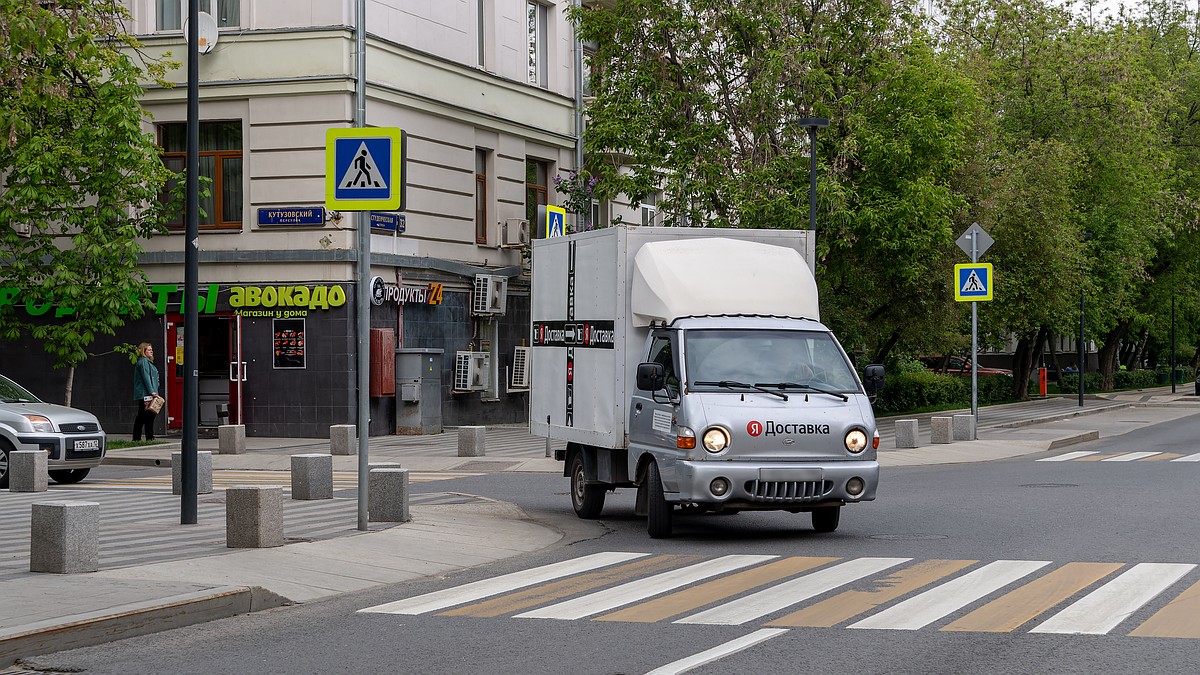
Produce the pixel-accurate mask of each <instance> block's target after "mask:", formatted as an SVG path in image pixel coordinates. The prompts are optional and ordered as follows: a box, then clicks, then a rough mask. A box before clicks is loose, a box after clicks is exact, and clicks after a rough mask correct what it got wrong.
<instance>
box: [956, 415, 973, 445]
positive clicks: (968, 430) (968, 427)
mask: <svg viewBox="0 0 1200 675" xmlns="http://www.w3.org/2000/svg"><path fill="white" fill-rule="evenodd" d="M954 440H956V441H973V440H975V416H974V415H955V416H954Z"/></svg>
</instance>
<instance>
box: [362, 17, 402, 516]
mask: <svg viewBox="0 0 1200 675" xmlns="http://www.w3.org/2000/svg"><path fill="white" fill-rule="evenodd" d="M366 5H367V2H366V0H355V2H354V126H355V127H365V126H366V125H367V32H366V27H367V9H366ZM393 180H396V178H395V177H393ZM370 222H371V216H370V214H369V213H364V212H362V211H359V212H357V213H355V214H354V226H355V227H356V228H357V235H358V238H357V243H358V284H357V285H358V290H357V291H356V292H355V294H354V300H355V303H354V304H355V314H356V315H357V318H358V321H357V324H358V329H357V330H358V378H357V379H358V406H357V407H358V423H357V431H358V529H359V530H363V531H365V530H366V529H367V526H368V522H369V514H368V513H367V504H368V501H367V496H368V495H367V486H368V483H369V479H370V470H371V463H370V459H369V457H368V451H369V447H370V440H371V432H370V424H371V417H370V410H369V407H370V404H371V396H370V394H371V392H370V386H371V380H370V370H369V369H370V367H371V299H370V286H371V228H370Z"/></svg>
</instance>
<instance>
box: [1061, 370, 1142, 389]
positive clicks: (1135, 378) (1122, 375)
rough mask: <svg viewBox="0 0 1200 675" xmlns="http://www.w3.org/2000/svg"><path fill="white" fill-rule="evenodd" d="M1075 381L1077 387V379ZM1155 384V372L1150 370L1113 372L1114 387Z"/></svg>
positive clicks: (1137, 386)
mask: <svg viewBox="0 0 1200 675" xmlns="http://www.w3.org/2000/svg"><path fill="white" fill-rule="evenodd" d="M1075 382H1076V384H1075V386H1076V387H1078V386H1079V384H1078V382H1079V380H1075ZM1085 384H1086V383H1085ZM1157 384H1158V381H1157V380H1156V377H1155V373H1154V371H1151V370H1118V371H1117V372H1115V373H1113V388H1114V389H1145V388H1147V387H1153V386H1155V385H1157Z"/></svg>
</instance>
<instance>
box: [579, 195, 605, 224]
mask: <svg viewBox="0 0 1200 675" xmlns="http://www.w3.org/2000/svg"><path fill="white" fill-rule="evenodd" d="M600 214H601V210H600V200H599V199H593V200H592V208H591V211H590V212H589V213H588V222H586V223H584V226H583V229H585V230H594V229H596V228H597V227H600V223H601V222H603V221H602V220H601V219H600Z"/></svg>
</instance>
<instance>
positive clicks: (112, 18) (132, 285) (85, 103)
mask: <svg viewBox="0 0 1200 675" xmlns="http://www.w3.org/2000/svg"><path fill="white" fill-rule="evenodd" d="M125 18H126V11H125V10H124V8H123V7H122V6H121V4H120V3H119V2H117V1H115V0H58V1H57V2H43V1H41V0H0V36H3V38H2V39H0V177H2V184H0V261H2V264H0V288H3V289H9V290H0V299H4V300H6V301H7V302H0V338H5V339H10V340H11V339H16V338H17V337H19V336H21V335H22V334H29V335H32V336H34V337H35V338H37V339H39V340H41V341H42V342H43V344H44V345H45V349H46V351H47V352H49V353H50V354H51V355H53V357H54V358H55V361H56V364H57V365H58V366H74V365H76V364H78V363H80V362H81V361H83V360H84V359H85V358H86V357H87V347H88V345H90V344H91V343H92V341H93V340H94V339H95V337H96V335H98V334H113V333H114V331H115V329H116V328H117V327H119V326H121V325H122V324H123V323H124V321H125V320H126V318H128V317H131V316H138V315H140V314H141V312H142V309H143V306H144V305H145V303H146V302H147V301H148V291H147V289H146V285H145V278H144V275H143V274H142V272H141V271H140V270H139V269H138V254H139V253H140V252H141V251H142V248H141V245H140V243H139V239H140V238H144V237H148V236H150V235H152V234H154V233H155V232H157V231H159V229H160V227H161V226H160V220H161V217H162V210H163V205H162V204H161V203H160V202H159V201H158V196H159V190H160V189H161V188H162V187H163V186H164V185H165V184H166V182H167V180H168V178H169V177H170V176H171V175H172V174H171V173H170V172H169V171H168V170H167V169H166V168H164V167H163V165H162V162H161V160H160V159H159V156H158V148H157V146H156V143H155V139H154V138H153V137H152V136H151V135H150V134H148V133H146V132H145V131H144V130H143V127H142V123H143V120H144V114H143V112H142V109H141V107H140V106H139V104H138V97H139V96H140V95H141V94H142V93H143V87H142V85H141V82H142V81H143V80H144V79H145V78H158V79H159V80H160V82H161V75H162V73H163V72H164V70H163V69H164V66H166V65H168V64H164V63H152V62H145V61H143V60H141V59H139V58H138V56H137V52H136V48H137V43H136V41H134V40H133V39H132V38H131V37H129V36H128V35H127V33H126V31H125V26H124V24H123V21H124V19H125ZM25 233H28V234H27V235H26V234H25ZM50 317H53V318H54V319H55V320H53V321H49V320H45V319H46V318H50Z"/></svg>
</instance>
